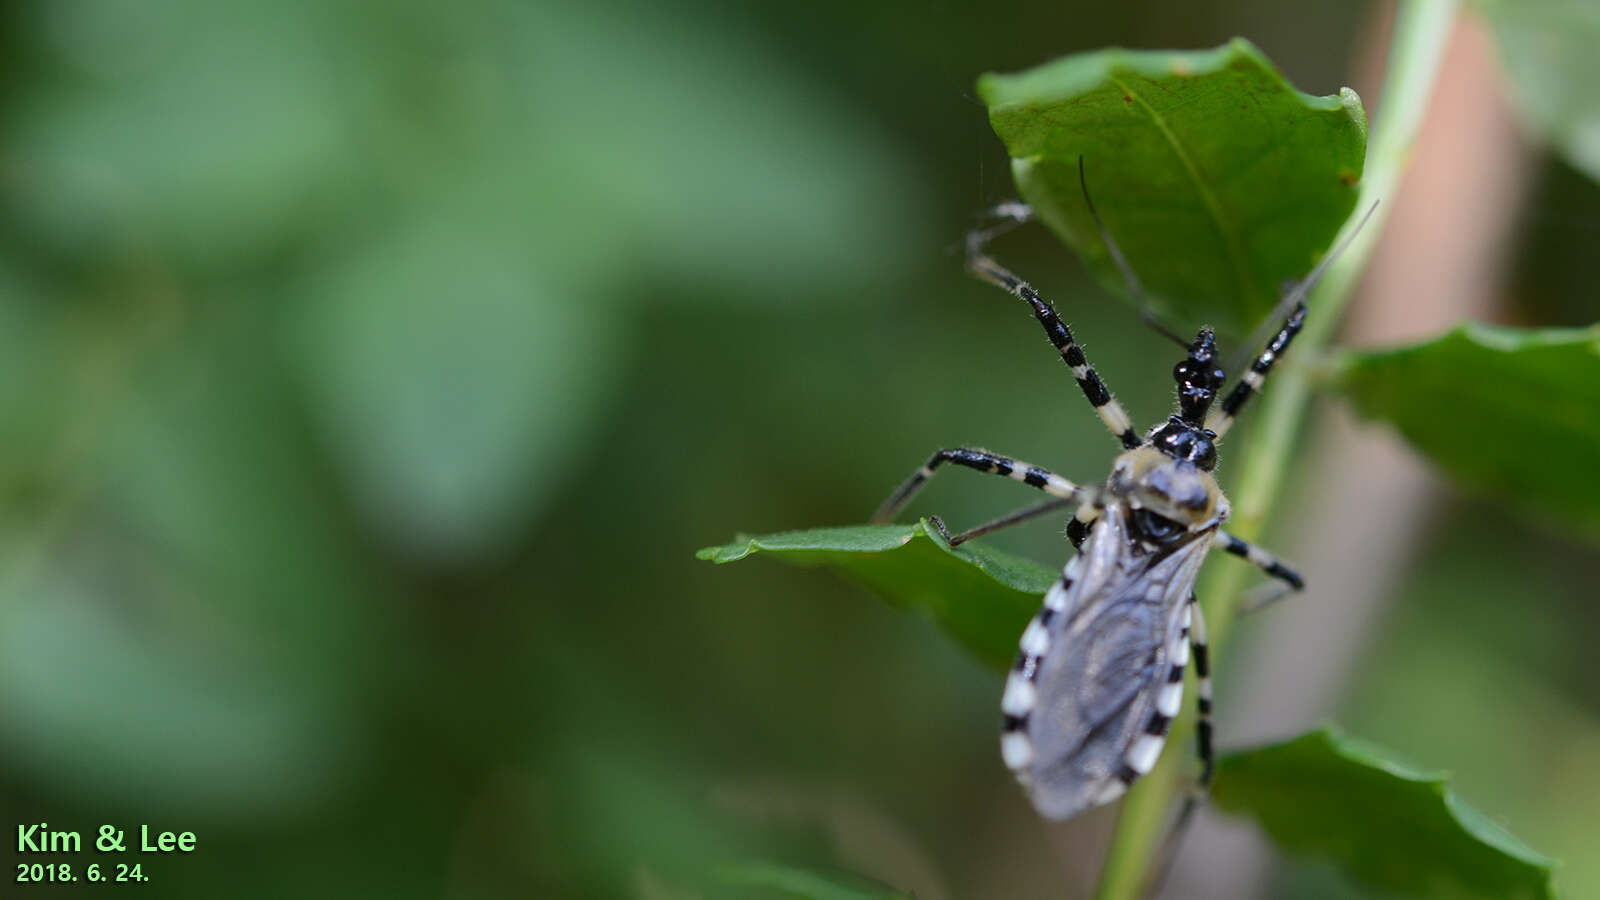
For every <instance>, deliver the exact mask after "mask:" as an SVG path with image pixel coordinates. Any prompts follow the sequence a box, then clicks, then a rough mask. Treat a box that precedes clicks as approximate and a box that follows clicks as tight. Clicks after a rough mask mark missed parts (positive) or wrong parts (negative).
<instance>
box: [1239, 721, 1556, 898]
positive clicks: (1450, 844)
mask: <svg viewBox="0 0 1600 900" xmlns="http://www.w3.org/2000/svg"><path fill="white" fill-rule="evenodd" d="M1211 795H1212V800H1213V802H1215V803H1216V805H1217V806H1218V807H1220V808H1221V809H1223V810H1226V811H1228V812H1232V813H1238V814H1241V815H1249V816H1253V817H1254V818H1255V819H1256V821H1257V823H1258V824H1259V825H1260V826H1261V827H1262V829H1264V830H1265V831H1266V832H1267V834H1269V835H1271V837H1272V839H1273V840H1274V841H1276V842H1278V843H1279V844H1280V845H1282V846H1283V847H1284V848H1286V849H1288V850H1290V851H1292V852H1294V853H1298V854H1306V855H1316V856H1321V857H1324V858H1327V859H1330V860H1332V861H1333V862H1335V863H1337V864H1339V865H1340V866H1342V867H1344V868H1345V869H1347V870H1348V871H1349V872H1350V873H1351V874H1353V875H1355V876H1357V877H1358V878H1360V879H1362V880H1364V881H1366V882H1367V883H1369V884H1371V885H1374V886H1377V887H1380V888H1384V889H1387V890H1391V891H1396V892H1398V893H1400V894H1401V895H1403V896H1410V897H1430V898H1446V897H1448V898H1462V900H1465V898H1480V897H1481V898H1486V900H1487V898H1494V900H1519V898H1527V900H1537V898H1548V897H1553V896H1555V894H1554V888H1553V886H1552V885H1551V872H1552V869H1553V868H1554V866H1555V862H1554V861H1553V860H1551V859H1549V858H1547V857H1545V856H1542V855H1540V854H1539V853H1537V852H1535V851H1533V850H1531V849H1529V848H1528V847H1527V846H1526V845H1525V844H1523V843H1522V842H1521V841H1519V840H1517V839H1516V838H1514V837H1512V836H1511V835H1510V834H1509V833H1508V832H1506V831H1505V829H1503V828H1501V827H1500V826H1499V825H1497V824H1495V823H1494V822H1493V821H1492V820H1490V819H1489V818H1488V817H1486V816H1485V815H1484V814H1483V813H1481V812H1479V811H1477V810H1476V809H1473V808H1472V807H1471V806H1469V805H1468V804H1467V803H1466V801H1464V800H1462V799H1461V798H1460V797H1459V796H1457V795H1456V793H1455V792H1454V791H1453V790H1451V789H1450V787H1449V785H1448V784H1447V783H1446V779H1445V776H1444V775H1443V774H1442V773H1438V772H1426V771H1422V770H1418V769H1414V768H1412V767H1411V766H1409V765H1407V764H1405V763H1402V762H1399V761H1397V760H1395V759H1394V758H1393V756H1392V755H1391V754H1389V753H1388V752H1387V751H1384V750H1382V749H1380V748H1377V747H1374V746H1372V745H1370V744H1367V743H1365V742H1363V741H1358V740H1355V739H1352V738H1350V737H1347V736H1345V735H1344V734H1342V733H1341V732H1340V731H1339V730H1338V729H1336V728H1334V727H1332V726H1324V727H1322V728H1320V729H1318V730H1316V731H1312V732H1310V733H1307V734H1304V735H1301V736H1300V737H1298V738H1295V739H1294V740H1291V741H1288V742H1285V743H1281V744H1273V745H1269V746H1266V747H1259V748H1256V749H1253V750H1245V751H1241V752H1238V753H1230V754H1227V755H1225V756H1223V757H1222V758H1221V759H1220V760H1219V761H1218V766H1217V780H1216V783H1215V784H1214V785H1213V787H1212V791H1211Z"/></svg>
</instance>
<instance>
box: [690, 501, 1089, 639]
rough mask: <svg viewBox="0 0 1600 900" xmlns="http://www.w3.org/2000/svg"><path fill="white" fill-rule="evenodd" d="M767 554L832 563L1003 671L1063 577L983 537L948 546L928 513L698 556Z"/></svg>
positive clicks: (772, 538) (740, 543)
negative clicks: (912, 520)
mask: <svg viewBox="0 0 1600 900" xmlns="http://www.w3.org/2000/svg"><path fill="white" fill-rule="evenodd" d="M758 552H759V553H766V554H770V555H772V556H774V557H775V558H777V559H781V560H783V561H784V562H787V563H790V564H792V565H798V566H830V567H832V568H834V569H836V570H838V571H839V572H840V573H841V574H843V575H844V576H845V577H847V578H849V579H851V580H852V581H855V582H858V583H860V584H861V585H863V586H865V587H866V588H867V589H868V590H871V591H872V592H873V593H875V594H877V595H878V596H880V597H882V598H883V599H885V600H887V601H889V602H890V603H893V604H895V605H896V606H902V607H905V608H907V609H913V610H917V611H919V612H921V613H923V614H925V615H927V616H929V617H931V618H932V619H933V620H934V621H935V622H937V623H938V624H939V627H941V628H943V629H944V630H945V632H946V633H948V634H949V635H950V636H951V637H953V638H955V639H956V640H957V641H959V642H960V643H961V644H962V645H963V646H965V647H966V648H967V649H968V650H970V651H972V652H973V653H975V654H976V655H977V656H978V657H979V658H980V659H982V660H983V661H984V662H986V663H988V664H990V665H991V666H994V667H995V668H998V669H1004V668H1005V667H1006V666H1008V665H1010V664H1011V660H1012V659H1013V658H1014V657H1015V656H1016V654H1017V636H1018V635H1019V634H1021V633H1022V628H1023V626H1025V625H1026V624H1027V623H1028V617H1030V616H1032V615H1033V614H1034V613H1035V612H1036V611H1038V609H1039V598H1040V597H1041V596H1042V595H1043V594H1044V592H1045V591H1046V590H1048V589H1049V588H1050V584H1051V583H1052V582H1053V581H1055V579H1056V578H1057V577H1058V576H1057V575H1056V573H1054V572H1052V571H1050V570H1049V569H1046V568H1044V567H1043V566H1041V565H1039V564H1038V563H1035V562H1032V561H1031V560H1027V559H1023V558H1022V557H1019V556H1013V555H1011V554H1009V553H1004V552H1001V551H999V550H995V549H993V548H990V547H986V546H984V545H983V544H980V543H968V544H962V545H961V546H959V547H950V546H949V545H947V544H946V543H945V542H944V540H943V539H942V538H940V537H939V536H938V533H937V532H935V531H934V530H933V529H932V527H931V526H929V525H928V522H927V520H926V519H924V520H922V521H921V522H918V523H917V524H915V525H854V526H847V527H843V528H817V529H813V530H811V531H788V532H783V533H781V534H769V535H764V536H762V537H749V536H744V535H741V536H740V537H739V538H737V539H736V540H734V541H733V543H730V544H726V545H724V546H721V547H707V548H705V549H704V550H701V551H700V552H699V553H698V554H696V555H697V556H699V557H700V558H701V559H706V560H710V561H712V562H715V563H728V562H734V561H736V560H740V559H744V558H745V557H747V556H750V555H751V554H753V553H758Z"/></svg>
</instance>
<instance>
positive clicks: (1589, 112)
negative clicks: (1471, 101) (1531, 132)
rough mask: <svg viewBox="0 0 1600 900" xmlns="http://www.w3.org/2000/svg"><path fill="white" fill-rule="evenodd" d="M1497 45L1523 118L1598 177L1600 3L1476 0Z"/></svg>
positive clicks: (1599, 140) (1571, 159)
mask: <svg viewBox="0 0 1600 900" xmlns="http://www.w3.org/2000/svg"><path fill="white" fill-rule="evenodd" d="M1475 5H1476V6H1477V7H1478V8H1479V10H1481V11H1482V12H1483V14H1484V16H1485V17H1486V18H1487V19H1488V20H1489V24H1490V26H1491V27H1492V28H1493V30H1494V34H1495V38H1496V39H1497V41H1498V42H1499V45H1500V58H1501V61H1502V62H1503V63H1504V64H1505V68H1506V71H1507V73H1508V74H1509V75H1510V77H1511V86H1512V89H1513V91H1514V92H1515V94H1516V99H1517V101H1518V104H1519V105H1520V107H1521V112H1522V114H1523V118H1524V119H1526V120H1527V121H1528V122H1529V124H1531V125H1533V126H1534V128H1535V129H1536V130H1538V131H1539V132H1541V133H1542V134H1544V136H1545V138H1546V139H1547V140H1549V142H1550V143H1551V145H1552V146H1554V147H1555V148H1556V150H1558V151H1560V152H1561V153H1562V154H1563V155H1565V156H1566V157H1567V159H1568V160H1570V161H1571V162H1572V164H1573V165H1575V166H1577V167H1578V168H1580V169H1582V170H1583V171H1585V172H1587V173H1588V174H1589V176H1590V177H1591V178H1596V179H1600V56H1596V55H1595V52H1594V47H1595V45H1596V44H1600V5H1597V4H1595V3H1594V2H1593V0H1476V3H1475Z"/></svg>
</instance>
